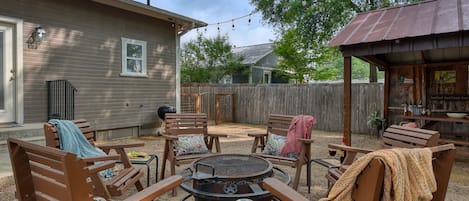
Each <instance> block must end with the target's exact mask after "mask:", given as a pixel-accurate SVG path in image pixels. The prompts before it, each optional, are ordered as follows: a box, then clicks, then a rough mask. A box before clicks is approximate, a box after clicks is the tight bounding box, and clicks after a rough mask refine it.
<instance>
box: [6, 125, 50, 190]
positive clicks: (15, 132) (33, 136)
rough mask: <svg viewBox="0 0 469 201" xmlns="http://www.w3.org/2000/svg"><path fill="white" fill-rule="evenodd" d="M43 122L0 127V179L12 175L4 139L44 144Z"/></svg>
mask: <svg viewBox="0 0 469 201" xmlns="http://www.w3.org/2000/svg"><path fill="white" fill-rule="evenodd" d="M42 125H43V123H31V124H24V125H23V126H18V127H10V128H0V181H1V180H4V179H7V177H11V176H12V175H13V173H12V171H11V162H10V156H9V154H8V147H7V142H6V140H7V139H8V137H15V138H21V139H23V140H26V141H30V142H33V143H37V144H41V145H45V141H44V132H43V130H42Z"/></svg>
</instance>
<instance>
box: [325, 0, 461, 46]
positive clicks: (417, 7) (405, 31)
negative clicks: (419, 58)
mask: <svg viewBox="0 0 469 201" xmlns="http://www.w3.org/2000/svg"><path fill="white" fill-rule="evenodd" d="M466 30H469V1H468V0H431V1H424V2H420V3H416V4H410V5H405V6H399V7H390V8H384V9H379V10H374V11H370V12H364V13H360V14H358V15H357V16H356V17H355V18H354V19H352V21H350V23H349V24H347V25H346V26H345V27H344V28H343V30H342V31H340V32H339V34H337V36H336V37H335V38H334V39H332V40H331V41H330V42H329V44H328V45H329V46H347V45H354V44H364V43H372V42H379V41H389V40H396V39H403V38H411V37H420V36H431V35H437V34H444V33H454V32H460V31H466Z"/></svg>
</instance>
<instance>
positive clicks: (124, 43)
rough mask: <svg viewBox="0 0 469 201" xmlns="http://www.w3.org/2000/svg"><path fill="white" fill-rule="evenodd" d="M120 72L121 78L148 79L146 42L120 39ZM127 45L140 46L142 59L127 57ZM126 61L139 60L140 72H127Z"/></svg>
mask: <svg viewBox="0 0 469 201" xmlns="http://www.w3.org/2000/svg"><path fill="white" fill-rule="evenodd" d="M121 39H122V71H121V74H120V75H121V76H131V77H148V74H147V42H146V41H141V40H135V39H130V38H124V37H122V38H121ZM127 44H134V45H140V46H142V58H135V57H129V56H127ZM127 59H134V60H141V61H142V72H141V73H137V72H128V71H127Z"/></svg>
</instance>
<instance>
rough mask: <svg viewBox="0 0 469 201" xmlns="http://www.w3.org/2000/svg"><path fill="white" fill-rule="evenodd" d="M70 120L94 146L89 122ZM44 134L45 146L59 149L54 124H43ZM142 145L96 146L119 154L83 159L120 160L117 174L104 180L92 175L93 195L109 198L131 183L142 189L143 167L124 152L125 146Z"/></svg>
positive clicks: (93, 135) (123, 190)
mask: <svg viewBox="0 0 469 201" xmlns="http://www.w3.org/2000/svg"><path fill="white" fill-rule="evenodd" d="M72 122H73V123H75V125H77V127H78V128H79V129H80V130H81V132H82V133H83V135H84V136H85V137H86V139H87V140H88V141H89V142H90V144H91V145H93V146H95V141H94V139H95V131H94V129H93V128H92V127H91V125H90V123H89V122H88V121H86V120H85V119H78V120H73V121H72ZM44 134H45V138H46V145H47V146H49V147H54V148H57V149H60V139H59V135H58V134H57V128H55V126H54V125H52V124H49V123H46V124H44ZM143 145H144V143H133V144H119V145H100V146H97V147H99V148H100V149H102V150H103V151H104V152H105V153H106V154H109V153H110V151H111V150H115V152H116V153H117V154H119V155H108V156H102V157H90V158H86V159H85V161H86V162H87V163H89V164H93V163H94V162H96V161H106V160H120V161H121V162H122V164H123V166H124V168H123V169H122V170H120V171H119V174H117V175H115V176H113V177H112V179H110V180H106V181H103V180H102V179H101V176H100V175H99V174H95V175H92V176H91V178H92V180H93V182H94V186H95V195H98V196H101V197H103V198H106V199H110V198H111V196H120V195H122V194H123V193H124V192H125V191H127V190H128V189H129V188H130V187H131V186H132V185H135V187H136V188H137V190H139V191H141V190H143V186H142V184H141V181H140V178H142V177H143V176H144V172H143V168H140V167H136V166H132V164H131V162H130V160H129V158H128V156H127V153H126V152H125V148H131V147H141V146H143Z"/></svg>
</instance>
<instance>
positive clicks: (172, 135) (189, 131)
mask: <svg viewBox="0 0 469 201" xmlns="http://www.w3.org/2000/svg"><path fill="white" fill-rule="evenodd" d="M165 129H166V132H165V134H164V135H163V137H164V138H165V146H164V155H163V165H162V170H161V177H160V178H161V179H163V178H164V177H165V170H166V161H167V160H168V161H169V163H170V168H171V175H175V174H176V166H179V165H181V164H187V163H191V162H192V161H194V160H196V159H199V158H202V157H206V156H210V155H212V154H214V152H212V149H213V146H215V149H216V153H220V152H221V149H220V139H219V138H220V137H226V135H223V134H209V133H208V128H207V114H204V113H182V114H176V113H166V115H165ZM199 134H201V135H203V138H204V140H203V141H204V142H203V143H205V146H207V149H208V152H207V153H192V154H185V155H178V150H177V143H178V139H179V137H182V136H190V135H199Z"/></svg>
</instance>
